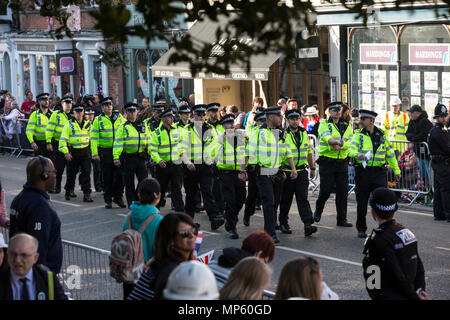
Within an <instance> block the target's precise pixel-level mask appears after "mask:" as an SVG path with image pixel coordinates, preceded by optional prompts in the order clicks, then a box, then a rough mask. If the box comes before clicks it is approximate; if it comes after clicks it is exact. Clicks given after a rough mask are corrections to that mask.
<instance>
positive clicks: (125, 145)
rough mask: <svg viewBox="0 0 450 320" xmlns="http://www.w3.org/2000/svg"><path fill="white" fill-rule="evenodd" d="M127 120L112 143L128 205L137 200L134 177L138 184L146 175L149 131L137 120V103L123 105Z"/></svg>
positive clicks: (115, 162) (115, 163)
mask: <svg viewBox="0 0 450 320" xmlns="http://www.w3.org/2000/svg"><path fill="white" fill-rule="evenodd" d="M124 108H125V110H126V112H127V121H126V122H125V123H124V124H123V125H122V126H120V127H119V130H118V131H117V135H116V137H115V140H114V145H113V158H114V165H115V166H117V167H120V168H121V170H122V177H123V181H124V184H125V194H126V197H127V202H128V207H130V205H131V203H132V202H133V201H137V200H138V196H137V192H136V187H135V184H134V177H135V175H136V176H137V179H138V184H139V182H141V181H142V180H144V179H145V178H147V177H148V172H147V167H146V165H145V162H146V161H147V160H148V159H149V155H148V153H147V149H148V145H149V143H150V133H149V130H148V128H147V127H146V126H145V125H144V123H142V122H139V121H137V109H138V105H137V104H136V103H133V102H129V103H127V104H126V105H125V107H124Z"/></svg>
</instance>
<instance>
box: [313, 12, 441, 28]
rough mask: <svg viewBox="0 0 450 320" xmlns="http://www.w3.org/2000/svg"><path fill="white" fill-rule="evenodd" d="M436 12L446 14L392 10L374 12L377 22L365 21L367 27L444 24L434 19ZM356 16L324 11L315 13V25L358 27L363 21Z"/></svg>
mask: <svg viewBox="0 0 450 320" xmlns="http://www.w3.org/2000/svg"><path fill="white" fill-rule="evenodd" d="M436 10H437V12H438V14H439V15H441V16H442V15H443V14H445V13H448V11H447V10H448V9H447V8H425V9H423V8H422V9H413V10H408V9H399V10H396V9H392V10H384V9H381V10H380V11H376V13H377V19H378V21H374V19H373V18H369V19H368V21H367V24H368V26H370V25H372V26H373V25H374V23H380V24H400V23H418V22H439V21H442V22H446V21H448V20H447V19H445V18H443V17H442V18H439V19H438V18H436ZM357 16H358V14H356V13H349V12H348V11H345V10H341V11H338V10H336V9H335V10H330V11H328V10H324V11H318V12H317V25H318V26H360V25H362V24H363V19H362V18H359V19H357V18H356V17H357Z"/></svg>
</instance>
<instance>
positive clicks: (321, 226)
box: [314, 223, 336, 230]
mask: <svg viewBox="0 0 450 320" xmlns="http://www.w3.org/2000/svg"><path fill="white" fill-rule="evenodd" d="M314 225H315V226H316V227H317V228H323V229H329V230H336V228H333V227H326V226H323V225H320V224H317V223H315V224H314Z"/></svg>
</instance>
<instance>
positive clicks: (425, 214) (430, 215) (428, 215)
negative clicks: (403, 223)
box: [397, 210, 433, 217]
mask: <svg viewBox="0 0 450 320" xmlns="http://www.w3.org/2000/svg"><path fill="white" fill-rule="evenodd" d="M397 213H407V214H415V215H417V216H426V217H432V216H433V214H432V213H421V212H413V211H409V210H405V211H401V210H398V211H397Z"/></svg>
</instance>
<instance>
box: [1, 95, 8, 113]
mask: <svg viewBox="0 0 450 320" xmlns="http://www.w3.org/2000/svg"><path fill="white" fill-rule="evenodd" d="M7 98H8V90H0V114H3V111H4V108H5V101H6V100H7Z"/></svg>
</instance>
